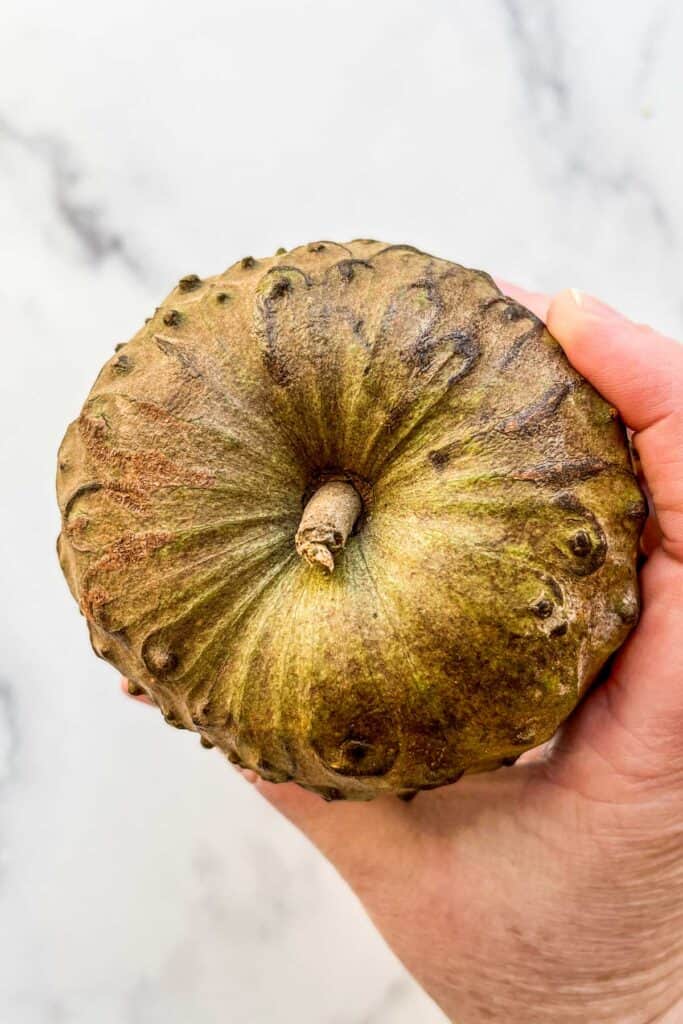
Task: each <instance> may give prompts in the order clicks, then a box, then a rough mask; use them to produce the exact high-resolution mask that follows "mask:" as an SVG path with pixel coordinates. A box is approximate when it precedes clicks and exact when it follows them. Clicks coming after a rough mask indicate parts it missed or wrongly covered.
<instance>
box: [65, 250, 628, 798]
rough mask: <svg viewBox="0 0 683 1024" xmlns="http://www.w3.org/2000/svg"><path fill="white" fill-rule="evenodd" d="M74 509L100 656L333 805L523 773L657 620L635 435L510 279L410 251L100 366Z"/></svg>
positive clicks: (179, 712) (175, 717)
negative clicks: (510, 292)
mask: <svg viewBox="0 0 683 1024" xmlns="http://www.w3.org/2000/svg"><path fill="white" fill-rule="evenodd" d="M58 493H59V502H60V507H61V513H62V533H61V536H60V538H59V545H58V546H59V555H60V560H61V564H62V568H63V570H64V573H65V575H66V577H67V580H68V582H69V585H70V587H71V590H72V593H73V595H74V597H75V598H76V600H77V601H78V603H79V605H80V608H81V610H82V612H83V614H84V615H85V617H86V619H87V622H88V626H89V629H90V635H91V640H92V644H93V647H94V649H95V651H96V653H97V654H98V655H99V656H100V657H102V658H105V659H106V660H107V661H109V662H111V663H112V664H113V665H115V666H116V668H117V669H119V671H120V672H122V673H123V674H124V675H125V676H127V677H128V678H129V679H130V680H132V681H133V685H134V687H135V688H137V689H138V690H139V691H141V692H144V693H146V694H148V695H149V696H150V697H151V698H152V700H153V701H154V702H155V703H156V704H157V705H158V707H159V708H160V709H161V711H162V713H163V716H164V718H165V719H166V721H167V722H169V723H170V724H172V725H174V726H176V727H178V728H185V729H191V730H195V731H196V732H198V733H199V734H200V736H201V739H202V743H203V744H204V745H205V746H216V747H219V748H220V749H221V750H222V751H223V752H224V753H225V754H226V755H227V757H228V758H229V759H230V760H231V761H233V762H236V763H238V764H240V765H243V766H244V767H248V768H252V769H254V770H255V771H257V772H258V773H259V774H260V775H261V776H263V777H264V778H266V779H269V780H272V781H274V782H281V781H286V780H295V781H296V782H298V783H299V784H300V785H302V786H305V787H306V788H308V789H311V790H314V791H315V792H317V793H320V794H321V795H322V796H324V797H326V798H327V799H336V798H344V797H346V798H352V799H361V800H362V799H369V798H371V797H374V796H376V795H378V794H381V793H395V794H398V795H399V796H403V797H409V796H411V795H413V794H414V793H415V792H417V791H419V790H421V789H428V788H432V787H435V786H440V785H443V784H444V783H449V782H453V781H454V780H456V779H457V778H459V777H460V775H461V774H462V773H463V772H477V771H485V770H488V769H492V768H496V767H498V766H499V765H501V764H509V763H512V762H513V761H514V759H515V758H516V757H518V756H519V755H520V754H521V753H522V752H523V751H525V750H527V749H528V748H530V747H533V746H535V745H537V744H539V743H541V742H542V741H544V740H547V739H548V738H549V737H550V736H551V735H552V734H553V733H554V732H555V730H556V729H557V727H558V726H559V724H560V723H561V722H562V721H563V720H564V719H565V718H566V716H567V715H568V714H569V713H570V712H571V710H572V709H573V708H574V707H575V705H576V704H577V702H578V701H579V699H580V698H581V696H582V695H583V694H584V693H585V691H586V689H587V688H588V687H589V686H590V685H591V683H592V682H593V681H594V680H595V678H596V676H597V674H598V672H599V670H600V668H601V667H602V666H603V665H604V663H605V661H606V659H607V658H608V657H609V655H610V654H612V653H613V652H614V651H615V650H616V649H617V648H618V647H619V645H620V644H621V643H622V642H623V640H624V639H625V637H626V636H627V634H628V632H629V630H630V629H631V628H632V627H633V624H634V623H635V621H636V619H637V616H638V609H639V598H638V586H637V577H636V557H637V547H638V537H639V533H640V530H641V526H642V522H643V519H644V516H645V512H646V506H645V503H644V500H643V496H642V493H641V491H640V488H639V486H638V484H637V481H636V479H635V477H634V474H633V471H632V466H631V461H630V457H629V451H628V445H627V441H626V437H625V431H624V427H623V425H622V423H621V422H620V420H619V418H618V416H617V414H616V411H615V410H614V409H613V408H610V406H609V405H607V404H606V402H604V401H603V400H602V398H600V396H599V395H598V394H597V393H596V392H595V391H594V390H593V388H592V387H591V386H590V385H589V384H588V383H587V382H586V381H585V380H584V379H583V378H582V377H581V376H580V375H579V374H578V373H576V372H575V371H574V370H573V369H572V368H571V366H570V365H569V364H568V362H567V360H566V358H565V356H564V355H563V353H562V350H561V349H560V347H559V345H558V344H557V342H556V341H555V340H554V339H553V338H552V337H551V336H550V334H549V333H548V332H547V330H546V329H545V328H544V325H543V324H542V323H541V321H540V320H538V319H537V318H536V317H535V316H534V315H533V314H532V313H531V312H529V310H527V309H525V308H524V307H522V306H521V305H519V304H518V303H517V302H515V301H513V300H512V299H510V298H508V297H506V296H505V295H503V294H502V293H501V291H500V290H499V289H498V288H497V286H496V285H495V283H494V282H493V280H492V279H491V277H490V276H489V275H488V274H485V273H482V272H479V271H476V270H469V269H466V268H465V267H462V266H459V265H457V264H455V263H451V262H449V261H447V260H444V259H439V258H436V257H433V256H430V255H428V254H426V253H424V252H420V251H419V250H418V249H416V248H414V247H412V246H409V245H387V244H384V243H380V242H376V241H372V240H369V239H357V240H355V241H353V242H350V243H348V244H345V245H341V244H338V243H336V242H327V241H323V242H316V243H312V244H310V245H303V246H300V247H298V248H296V249H293V250H291V251H284V250H278V253H277V254H276V255H275V256H274V257H269V258H266V259H253V258H251V257H248V258H245V259H242V260H240V261H239V262H238V263H236V264H234V265H233V266H231V267H230V268H229V269H228V270H227V271H226V272H225V273H223V274H219V275H218V276H216V277H211V278H207V279H205V280H201V279H200V278H199V277H197V276H196V275H189V276H187V277H183V278H182V279H181V280H180V281H179V283H178V285H177V286H176V287H175V288H174V289H173V291H172V292H171V293H170V295H169V296H168V297H167V299H166V300H165V301H164V302H163V304H162V305H161V306H160V307H159V308H158V309H157V310H156V313H155V314H154V316H153V317H152V318H151V319H150V320H149V321H148V322H147V323H146V324H145V325H144V326H143V327H142V328H141V330H140V331H138V333H137V334H136V335H135V336H134V337H133V338H132V339H131V341H129V342H128V343H127V344H125V345H123V346H119V347H118V349H117V351H116V353H115V355H114V356H113V357H112V358H111V359H110V360H109V362H107V363H106V365H105V366H104V368H103V369H102V371H101V373H100V375H99V377H98V378H97V381H96V382H95V385H94V387H93V389H92V391H91V393H90V395H89V397H88V399H87V401H86V403H85V406H84V407H83V411H82V412H81V415H80V416H79V418H78V419H77V420H76V421H75V422H74V423H72V424H71V426H70V427H69V429H68V431H67V434H66V437H65V439H64V441H63V444H62V446H61V450H60V454H59V475H58Z"/></svg>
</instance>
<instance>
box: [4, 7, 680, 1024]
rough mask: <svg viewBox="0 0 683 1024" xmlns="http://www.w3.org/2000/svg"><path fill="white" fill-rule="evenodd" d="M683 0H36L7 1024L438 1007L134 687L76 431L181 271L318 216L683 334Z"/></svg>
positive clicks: (14, 249)
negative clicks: (81, 566) (100, 609)
mask: <svg viewBox="0 0 683 1024" xmlns="http://www.w3.org/2000/svg"><path fill="white" fill-rule="evenodd" d="M682 44H683V7H682V6H681V5H680V4H678V3H676V0H669V2H665V0H649V2H648V3H642V2H638V0H602V2H600V3H595V2H594V0H572V2H571V3H568V2H566V0H562V2H560V0H554V2H553V0H480V2H478V3H472V2H468V0H431V2H429V0H426V2H413V3H407V2H404V0H374V2H372V0H364V2H359V0H344V2H325V0H316V2H305V0H290V2H281V3H277V2H275V0H272V2H270V3H266V2H263V0H195V2H193V3H190V2H188V0H184V2H182V3H181V2H177V0H168V2H166V3H163V4H162V3H158V4H155V3H151V2H145V0H117V2H115V3H112V4H94V3H86V2H85V0H78V2H74V0H62V2H61V3H56V2H55V0H44V2H35V0H9V2H8V0H5V3H4V4H3V6H2V8H1V10H0V549H1V550H0V648H1V653H2V661H1V663H0V1019H1V1020H2V1021H3V1024H162V1022H163V1024H210V1022H211V1024H213V1022H214V1021H220V1022H221V1024H266V1022H268V1024H271V1022H275V1024H289V1022H291V1024H309V1022H310V1024H437V1022H439V1021H442V1020H443V1018H442V1016H441V1015H440V1014H439V1012H438V1011H437V1010H436V1008H435V1007H434V1006H433V1004H431V1003H430V1002H429V1000H427V998H426V997H425V996H424V995H423V994H422V993H421V992H420V991H419V990H418V989H417V987H416V986H415V985H414V984H413V983H412V982H411V980H410V979H409V978H408V977H407V976H406V975H405V973H404V972H403V971H402V969H401V967H400V966H399V964H398V963H397V962H396V961H395V959H394V958H393V956H392V955H391V954H390V953H389V952H388V950H387V949H386V947H385V946H384V945H383V943H382V941H381V940H380V939H379V938H378V937H377V936H376V934H375V933H374V931H373V929H372V927H371V926H370V924H369V923H368V922H367V921H366V919H365V918H364V916H363V913H362V911H361V909H360V908H359V906H358V904H357V903H356V901H355V899H354V898H353V897H352V896H351V895H350V893H349V892H348V890H347V889H346V887H345V886H344V885H343V883H342V882H341V881H340V880H339V879H338V878H337V876H336V875H335V874H334V872H333V871H332V869H331V868H329V866H327V865H326V864H325V863H323V862H322V861H321V859H320V858H319V857H318V856H317V855H316V853H315V852H314V851H313V850H312V849H311V848H310V847H309V845H308V844H307V842H306V841H305V840H304V839H303V838H302V837H301V836H299V835H298V834H296V833H295V832H294V830H293V829H292V828H291V827H290V826H289V825H287V824H286V823H285V822H284V821H282V820H280V819H278V818H276V816H275V814H274V813H273V812H272V811H271V810H269V808H268V807H266V806H265V805H264V804H263V803H262V802H261V800H260V798H259V797H258V795H257V794H256V793H254V792H253V791H252V790H251V788H250V787H248V786H247V785H246V784H245V783H244V781H243V780H242V779H241V778H240V777H239V776H238V775H236V773H234V772H233V771H232V770H230V769H229V767H228V766H224V764H223V763H222V762H221V760H220V758H219V756H218V755H217V754H209V753H207V752H206V751H203V750H201V749H200V748H199V744H198V743H197V741H196V737H193V736H189V735H186V734H180V733H177V732H176V731H174V730H172V729H169V728H167V727H166V726H162V723H160V721H159V719H158V716H157V715H155V714H153V713H152V712H151V711H147V709H144V708H141V707H138V706H135V705H134V704H133V703H132V702H127V701H125V700H124V699H123V698H122V697H121V696H120V695H119V693H118V690H117V680H116V675H115V673H114V672H113V670H112V669H110V668H109V667H108V666H106V665H105V664H103V663H100V662H98V661H97V660H96V659H95V657H94V656H93V654H92V653H91V651H90V648H89V645H88V641H87V638H86V631H85V627H84V624H83V622H82V621H81V620H80V618H79V616H78V613H77V610H76V608H75V606H74V604H73V602H72V601H71V599H70V597H69V596H68V593H67V589H66V586H65V584H64V581H63V580H62V578H61V575H60V573H59V569H58V566H57V561H56V558H55V555H54V541H55V537H56V534H57V532H58V517H57V513H56V506H55V500H54V493H53V488H54V484H53V479H54V468H55V456H56V450H57V446H58V444H59V441H60V440H61V436H62V434H63V431H64V429H65V427H66V425H67V423H68V422H69V420H71V419H73V418H74V417H75V416H76V415H77V413H78V411H79V408H80V405H81V403H82V401H83V399H84V398H85V395H86V393H87V391H88V389H89V387H90V385H91V383H92V381H93V379H94V377H95V374H96V372H97V371H98V369H99V367H100V365H101V364H102V363H103V362H104V361H105V360H106V359H107V358H108V357H109V355H110V353H111V351H112V349H113V346H114V345H115V344H116V343H117V342H119V341H124V340H126V339H127V338H128V337H129V336H130V335H131V334H133V333H134V331H135V330H137V328H138V327H139V325H140V324H141V322H142V320H143V319H144V317H146V316H148V315H149V314H150V312H151V311H152V310H153V309H154V307H155V305H156V304H157V303H158V301H159V300H160V299H161V297H162V296H164V295H165V294H166V293H167V292H168V291H169V289H170V287H171V286H172V284H173V283H174V281H175V280H177V278H178V277H179V276H180V275H182V274H185V273H190V272H196V273H198V274H200V275H204V274H212V273H216V272H218V271H220V270H222V269H223V268H224V267H226V266H227V265H228V264H230V263H232V262H233V261H234V260H236V259H237V258H239V257H241V256H244V255H247V254H253V255H256V256H258V255H267V254H270V253H272V252H273V251H274V250H275V249H276V248H277V247H278V246H280V245H284V246H287V247H291V246H294V245H297V244H299V243H302V242H306V241H310V240H313V239H316V238H332V239H339V240H342V241H343V240H346V239H348V238H352V237H355V236H371V237H376V238H381V239H384V240H386V241H389V242H410V243H413V244H415V245H417V246H419V247H420V248H423V249H426V250H429V251H432V252H434V253H436V254H438V255H442V256H446V257H450V258H452V259H455V260H457V261H458V262H461V263H466V264H469V265H471V266H479V267H482V268H484V269H486V270H489V271H491V272H494V273H497V274H502V275H504V276H507V277H508V278H510V279H512V280H517V281H518V282H520V283H523V284H527V285H529V286H531V287H535V288H543V289H547V290H550V291H552V290H556V289H559V288H561V287H565V286H570V285H571V286H577V287H581V288H585V289H588V290H591V291H594V292H597V293H598V294H600V295H601V296H602V297H603V298H606V299H607V300H609V301H611V302H612V303H614V304H617V305H619V306H621V307H623V308H624V309H625V310H626V311H627V312H628V313H630V314H632V315H633V316H634V317H636V318H637V319H641V320H649V321H651V322H653V323H654V324H656V325H657V326H659V327H661V328H662V329H665V330H667V331H669V332H670V333H673V334H676V335H678V336H681V335H683V297H682V291H681V281H682V280H683V188H682V187H681V182H682V181H683V161H682V143H681V121H682V110H683V63H682V62H681V56H680V54H681V47H682Z"/></svg>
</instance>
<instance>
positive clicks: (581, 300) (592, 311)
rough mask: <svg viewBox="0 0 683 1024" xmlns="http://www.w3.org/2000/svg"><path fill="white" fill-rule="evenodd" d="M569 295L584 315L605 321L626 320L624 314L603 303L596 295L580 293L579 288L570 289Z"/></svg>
mask: <svg viewBox="0 0 683 1024" xmlns="http://www.w3.org/2000/svg"><path fill="white" fill-rule="evenodd" d="M569 293H570V295H571V297H572V298H573V300H574V302H575V303H576V305H577V306H578V307H579V309H580V310H581V312H582V313H587V314H588V315H589V316H596V317H601V318H602V319H605V320H615V319H616V320H625V319H626V317H625V316H624V314H623V313H620V312H619V310H618V309H613V308H612V306H608V305H607V303H606V302H601V301H600V299H596V298H595V296H594V295H586V293H585V292H581V291H579V289H578V288H570V289H569Z"/></svg>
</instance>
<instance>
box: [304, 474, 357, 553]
mask: <svg viewBox="0 0 683 1024" xmlns="http://www.w3.org/2000/svg"><path fill="white" fill-rule="evenodd" d="M362 508H363V502H362V501H361V498H360V495H359V493H358V491H357V490H356V488H355V487H354V486H353V484H351V483H349V482H348V480H328V482H327V483H325V484H323V485H322V486H321V487H319V488H318V490H317V491H316V492H315V494H314V495H313V497H312V498H311V499H310V501H309V502H308V504H307V505H306V508H305V509H304V514H303V515H302V517H301V522H300V523H299V529H298V530H297V531H296V539H295V543H296V550H297V554H299V555H301V557H302V558H305V559H306V561H307V562H310V563H311V565H319V566H322V568H323V569H326V570H327V572H332V571H333V570H334V552H335V551H340V550H341V549H342V548H343V547H344V545H345V544H346V541H347V539H348V536H349V534H350V533H351V530H352V529H353V526H354V523H355V522H356V520H357V519H358V516H359V515H360V513H361V510H362Z"/></svg>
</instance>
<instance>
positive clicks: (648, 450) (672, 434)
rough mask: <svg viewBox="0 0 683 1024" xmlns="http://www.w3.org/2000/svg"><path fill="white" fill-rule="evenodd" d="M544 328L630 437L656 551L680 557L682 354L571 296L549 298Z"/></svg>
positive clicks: (591, 300)
mask: <svg viewBox="0 0 683 1024" xmlns="http://www.w3.org/2000/svg"><path fill="white" fill-rule="evenodd" d="M548 329H549V330H550V332H551V334H553V335H554V337H555V338H557V340H558V341H559V343H560V344H561V345H562V347H563V349H564V351H565V353H566V354H567V357H568V359H569V361H570V362H571V363H572V365H573V366H574V367H575V368H576V369H577V370H578V371H579V373H581V374H583V376H584V377H587V378H588V380H589V381H590V382H591V384H593V386H594V387H595V388H596V389H597V390H598V391H599V392H600V394H601V395H602V396H603V397H604V398H605V399H606V400H607V401H608V402H610V403H611V404H612V405H614V406H615V407H616V408H617V409H618V411H619V412H620V414H621V416H622V418H623V420H624V422H625V423H626V425H627V426H629V427H630V428H631V429H632V430H633V431H635V437H634V443H635V447H636V448H637V451H638V455H639V457H640V460H641V463H642V467H643V472H644V474H645V479H646V480H647V484H648V488H649V491H650V494H651V495H652V500H653V503H654V506H655V510H656V512H657V519H658V524H659V529H660V530H661V534H662V546H663V547H664V548H665V550H667V552H668V554H670V555H672V556H673V557H675V558H677V559H683V348H681V346H680V345H679V344H678V343H677V342H675V341H673V340H672V339H671V338H666V337H664V336H663V335H660V334H657V333H656V332H655V331H653V330H652V329H651V328H649V327H645V326H643V325H641V324H636V323H633V322H632V321H630V320H627V319H626V318H625V317H623V316H622V315H621V314H620V313H617V312H616V311H615V310H613V309H611V308H610V307H609V306H606V305H604V303H602V302H599V301H598V300H597V299H594V298H592V297H591V296H588V295H584V294H582V293H580V292H576V291H574V290H570V291H565V292H561V293H560V294H559V295H558V296H556V297H555V298H554V299H553V301H552V303H551V304H550V308H549V310H548Z"/></svg>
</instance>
